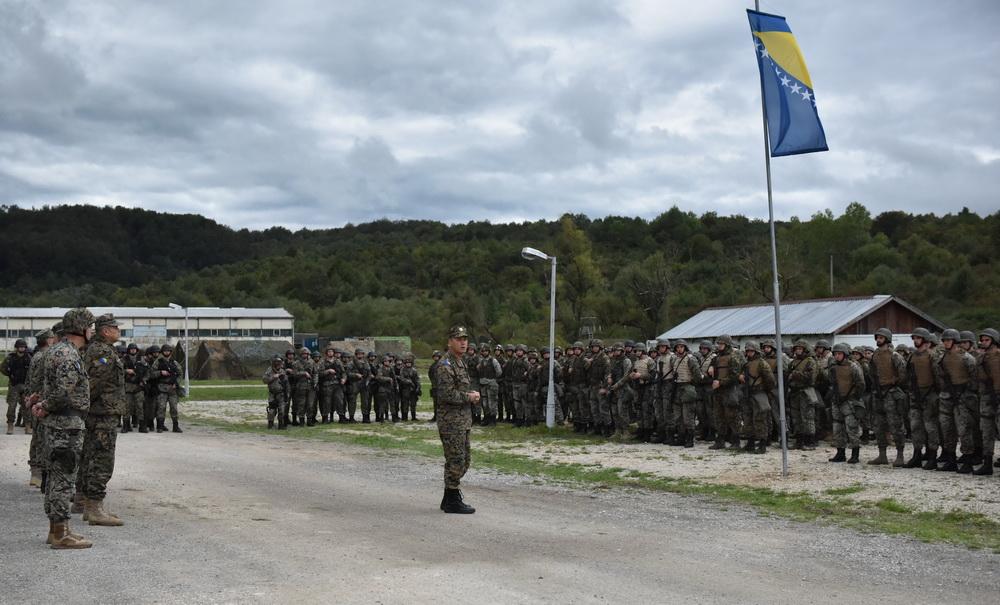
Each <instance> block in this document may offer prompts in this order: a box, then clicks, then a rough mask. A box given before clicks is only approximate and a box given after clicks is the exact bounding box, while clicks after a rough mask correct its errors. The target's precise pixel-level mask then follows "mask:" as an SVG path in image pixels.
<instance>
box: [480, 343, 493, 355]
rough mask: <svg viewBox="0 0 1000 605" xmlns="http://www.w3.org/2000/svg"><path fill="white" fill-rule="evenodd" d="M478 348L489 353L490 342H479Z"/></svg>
mask: <svg viewBox="0 0 1000 605" xmlns="http://www.w3.org/2000/svg"><path fill="white" fill-rule="evenodd" d="M479 350H480V351H486V352H487V353H489V352H490V343H488V342H484V343H482V344H480V345H479Z"/></svg>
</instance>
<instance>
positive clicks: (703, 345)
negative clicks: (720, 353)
mask: <svg viewBox="0 0 1000 605" xmlns="http://www.w3.org/2000/svg"><path fill="white" fill-rule="evenodd" d="M698 348H699V349H709V350H711V349H712V341H711V340H702V341H701V342H699V343H698Z"/></svg>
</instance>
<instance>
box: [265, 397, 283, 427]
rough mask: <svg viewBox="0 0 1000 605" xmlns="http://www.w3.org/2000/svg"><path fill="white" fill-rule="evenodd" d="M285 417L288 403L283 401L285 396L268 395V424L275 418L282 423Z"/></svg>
mask: <svg viewBox="0 0 1000 605" xmlns="http://www.w3.org/2000/svg"><path fill="white" fill-rule="evenodd" d="M286 415H288V401H286V400H285V394H284V393H283V392H278V393H270V394H269V395H268V396H267V421H268V423H272V422H274V419H275V418H281V419H282V420H281V421H282V422H284V418H285V416H286Z"/></svg>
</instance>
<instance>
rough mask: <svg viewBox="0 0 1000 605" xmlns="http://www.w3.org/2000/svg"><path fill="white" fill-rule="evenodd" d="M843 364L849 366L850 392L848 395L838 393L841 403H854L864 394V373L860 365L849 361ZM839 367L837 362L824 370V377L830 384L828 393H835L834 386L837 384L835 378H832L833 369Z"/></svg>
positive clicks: (846, 360)
mask: <svg viewBox="0 0 1000 605" xmlns="http://www.w3.org/2000/svg"><path fill="white" fill-rule="evenodd" d="M844 363H845V364H850V365H851V390H850V392H848V393H840V394H839V396H840V399H841V401H848V400H850V401H855V400H859V399H861V396H862V395H864V393H865V376H864V371H863V370H862V369H861V364H859V363H857V362H855V361H852V360H850V359H845V360H844ZM837 365H839V364H837V362H835V361H834V362H833V363H831V364H830V367H828V368H827V369H826V377H827V380H828V381H829V382H830V392H835V391H834V390H833V387H834V385H836V384H837V377H836V376H834V372H835V368H836V366H837Z"/></svg>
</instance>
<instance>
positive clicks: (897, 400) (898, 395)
mask: <svg viewBox="0 0 1000 605" xmlns="http://www.w3.org/2000/svg"><path fill="white" fill-rule="evenodd" d="M883 388H884V387H883ZM906 408H907V405H906V393H904V392H903V390H902V389H900V388H899V387H891V388H887V389H885V390H884V391H883V392H882V396H881V397H879V396H878V395H877V394H876V395H875V396H874V397H872V413H873V414H872V429H874V430H875V439H876V443H877V444H878V446H879V447H886V446H888V445H889V442H888V440H887V439H886V433H891V434H892V442H893V443H894V444H895V445H896V447H897V448H899V447H903V446H904V445H905V444H906V427H904V426H903V415H904V414H905V413H906Z"/></svg>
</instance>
